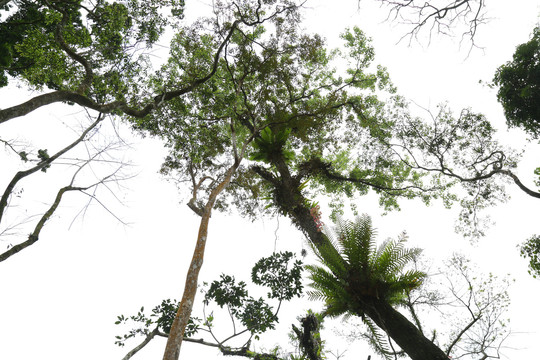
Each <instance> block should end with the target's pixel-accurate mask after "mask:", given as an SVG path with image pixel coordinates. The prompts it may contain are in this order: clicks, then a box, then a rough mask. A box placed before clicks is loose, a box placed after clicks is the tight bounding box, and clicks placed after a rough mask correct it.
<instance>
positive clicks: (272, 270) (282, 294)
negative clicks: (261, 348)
mask: <svg viewBox="0 0 540 360" xmlns="http://www.w3.org/2000/svg"><path fill="white" fill-rule="evenodd" d="M292 260H293V254H292V253H291V252H280V253H274V254H273V255H271V256H270V257H267V258H262V259H260V260H259V261H258V262H257V263H256V264H255V265H254V267H253V269H252V272H251V278H252V281H253V282H254V283H255V284H257V285H261V286H265V287H268V288H269V289H270V291H269V292H268V298H269V299H277V300H279V302H280V303H281V302H282V301H288V300H291V299H292V298H293V297H295V296H300V295H301V293H302V284H301V275H302V274H301V269H302V267H301V262H300V261H298V260H297V261H294V262H293V261H292ZM289 266H290V268H289ZM220 278H221V279H220V280H219V281H218V280H215V281H213V282H212V283H211V284H210V286H209V288H208V289H207V290H206V292H205V296H204V303H205V304H206V305H208V304H209V303H210V302H211V301H213V302H215V303H216V304H217V305H218V306H219V307H221V308H223V307H226V308H227V309H228V311H229V312H230V314H231V316H233V317H234V318H236V319H238V320H239V321H240V322H241V323H242V324H243V325H244V326H245V327H246V328H247V329H248V330H249V331H250V332H251V333H252V334H260V333H263V332H265V331H267V330H269V329H274V327H275V323H276V322H277V321H278V317H277V312H276V313H274V311H273V309H272V307H271V306H270V305H269V304H268V303H267V302H266V300H265V299H263V298H259V299H255V298H253V297H251V296H250V295H249V293H248V291H247V289H246V283H245V282H243V281H240V282H238V283H237V282H236V280H235V278H234V277H233V276H229V275H224V274H222V275H221V276H220Z"/></svg>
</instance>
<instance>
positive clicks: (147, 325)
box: [115, 299, 201, 347]
mask: <svg viewBox="0 0 540 360" xmlns="http://www.w3.org/2000/svg"><path fill="white" fill-rule="evenodd" d="M177 311H178V302H177V301H176V300H171V299H165V300H163V301H162V302H161V304H159V305H158V306H156V307H154V308H153V309H152V311H151V313H150V315H149V316H148V315H146V314H145V313H144V306H143V307H141V309H140V310H139V311H138V312H137V314H136V315H130V316H127V317H126V316H124V315H119V316H117V320H116V321H115V324H116V325H121V324H127V323H128V322H131V323H134V324H136V326H135V327H134V328H132V329H131V330H129V331H128V333H127V334H124V335H117V336H116V341H115V344H116V345H118V346H121V347H123V346H125V342H126V341H127V340H129V339H131V338H134V337H136V336H138V335H142V336H148V335H149V334H150V332H151V331H152V329H153V328H156V329H158V330H159V331H161V332H162V333H164V334H169V332H170V331H171V326H172V323H173V320H174V317H175V316H176V312H177ZM200 323H201V319H199V318H194V317H192V318H190V319H189V322H188V325H187V327H186V331H185V333H184V336H185V337H191V336H193V335H195V334H196V333H197V331H199V329H200Z"/></svg>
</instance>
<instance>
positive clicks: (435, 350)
mask: <svg viewBox="0 0 540 360" xmlns="http://www.w3.org/2000/svg"><path fill="white" fill-rule="evenodd" d="M362 311H363V312H364V313H365V314H366V315H367V316H369V318H370V319H371V320H373V322H375V324H377V326H379V327H380V328H381V329H383V330H384V331H386V333H387V334H388V335H389V336H390V337H391V338H392V340H394V341H395V342H396V343H397V344H398V345H399V347H401V349H402V350H403V351H405V352H406V353H407V355H409V357H410V358H411V359H412V360H448V356H447V355H446V354H445V353H444V351H442V350H441V349H440V348H439V347H438V346H437V345H435V344H434V343H433V342H431V341H430V340H429V339H428V338H426V337H425V336H424V335H423V334H422V333H421V332H420V330H418V328H417V327H416V326H414V325H413V323H412V322H410V321H409V319H407V318H406V317H405V316H403V315H402V314H401V313H400V312H399V311H397V310H396V309H394V308H393V307H392V306H391V305H390V304H388V302H386V301H384V300H377V299H371V301H369V302H366V304H365V306H363V307H362Z"/></svg>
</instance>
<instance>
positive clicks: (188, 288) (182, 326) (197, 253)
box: [163, 161, 239, 360]
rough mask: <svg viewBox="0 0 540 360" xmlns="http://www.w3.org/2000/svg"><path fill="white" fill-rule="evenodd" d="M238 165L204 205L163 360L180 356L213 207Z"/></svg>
mask: <svg viewBox="0 0 540 360" xmlns="http://www.w3.org/2000/svg"><path fill="white" fill-rule="evenodd" d="M238 165H239V161H235V163H234V164H233V165H232V166H231V167H230V168H229V169H228V170H227V172H226V174H225V178H224V179H223V181H222V182H221V183H219V184H218V185H217V186H216V187H215V188H214V189H213V190H212V191H211V193H210V196H209V197H208V201H207V203H206V205H205V207H204V211H203V213H202V218H201V223H200V225H199V233H198V236H197V243H196V245H195V250H194V251H193V257H192V259H191V264H190V266H189V269H188V273H187V276H186V282H185V285H184V294H183V296H182V301H180V305H179V306H178V312H177V313H176V316H175V318H174V321H173V324H172V326H171V331H170V333H169V338H168V340H167V345H166V347H165V353H164V355H163V360H178V358H179V357H180V348H181V346H182V340H183V338H184V332H185V330H186V326H187V324H188V321H189V318H190V316H191V311H192V310H193V303H194V301H195V295H196V294H197V283H198V278H199V272H200V270H201V267H202V264H203V260H204V249H205V246H206V239H207V235H208V223H209V222H210V216H211V215H212V208H213V207H214V204H215V202H216V199H217V196H218V195H219V194H220V193H221V192H222V191H223V190H224V189H225V188H226V187H227V186H228V185H229V183H230V181H231V178H232V176H233V174H234V172H235V171H236V169H237V168H238Z"/></svg>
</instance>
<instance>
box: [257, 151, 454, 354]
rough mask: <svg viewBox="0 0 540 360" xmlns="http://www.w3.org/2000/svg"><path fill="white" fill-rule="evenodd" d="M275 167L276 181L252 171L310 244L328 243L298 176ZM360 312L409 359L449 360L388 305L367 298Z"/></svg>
mask: <svg viewBox="0 0 540 360" xmlns="http://www.w3.org/2000/svg"><path fill="white" fill-rule="evenodd" d="M274 165H275V166H276V168H277V170H278V172H279V175H280V177H279V178H278V177H275V176H272V175H271V174H270V173H268V172H267V173H265V170H264V169H261V168H254V169H253V170H254V171H255V172H256V173H257V174H259V175H260V176H261V177H262V178H263V179H265V180H267V181H269V182H270V183H271V184H272V185H273V186H274V192H275V193H274V194H275V195H274V198H275V201H276V205H277V206H278V207H279V208H280V209H281V210H282V211H283V212H285V213H287V214H288V215H289V216H290V217H291V219H292V221H293V223H295V224H296V225H297V226H298V227H299V228H300V229H301V230H302V231H303V232H304V234H306V236H307V237H308V239H309V241H310V242H311V243H312V244H313V245H314V246H315V247H319V246H321V245H323V244H324V243H325V242H326V241H328V240H327V239H326V237H325V236H324V235H323V234H322V233H321V232H319V231H318V230H317V227H316V226H315V221H314V219H313V218H312V216H311V213H310V209H308V207H307V205H306V204H307V203H308V202H307V199H305V198H304V196H303V195H302V193H301V191H300V189H299V185H300V182H301V180H302V176H301V174H299V175H294V176H293V175H292V174H291V173H290V171H289V168H288V166H287V165H286V164H285V162H284V161H283V160H282V159H278V160H276V161H275V162H274ZM362 310H363V311H364V313H365V314H366V315H367V316H369V317H370V318H371V319H372V320H373V321H374V322H375V324H377V326H379V327H380V328H381V329H383V330H384V331H386V332H387V333H388V335H389V336H390V337H391V338H392V339H393V340H394V341H395V342H396V343H397V344H398V345H399V346H400V347H401V348H402V349H403V351H405V352H406V353H407V355H409V356H410V357H411V359H413V360H448V356H446V355H445V353H444V352H443V351H442V350H441V349H439V348H438V347H437V346H436V345H435V344H434V343H433V342H431V341H430V340H429V339H427V338H426V337H425V336H424V335H423V334H422V333H421V332H420V330H418V328H416V327H415V326H414V324H413V323H412V322H410V321H409V320H408V319H407V318H406V317H405V316H403V315H402V314H401V313H400V312H398V311H397V310H396V309H394V308H393V307H392V306H391V305H390V304H388V302H386V301H383V300H377V299H369V301H368V302H366V304H365V308H363V309H362Z"/></svg>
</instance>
